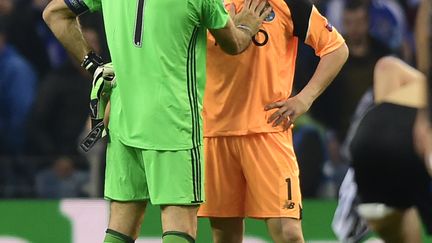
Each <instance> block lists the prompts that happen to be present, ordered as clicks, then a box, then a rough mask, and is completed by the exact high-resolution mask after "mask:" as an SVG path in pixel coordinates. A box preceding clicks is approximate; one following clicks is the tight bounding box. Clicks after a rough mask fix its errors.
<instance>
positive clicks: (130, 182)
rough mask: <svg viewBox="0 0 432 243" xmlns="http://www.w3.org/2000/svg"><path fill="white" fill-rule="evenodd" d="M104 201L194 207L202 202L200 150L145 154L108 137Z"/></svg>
mask: <svg viewBox="0 0 432 243" xmlns="http://www.w3.org/2000/svg"><path fill="white" fill-rule="evenodd" d="M105 198H106V199H109V200H115V201H138V200H150V202H151V203H152V204H154V205H195V204H200V203H202V202H203V201H204V163H203V152H202V146H201V147H199V148H195V149H189V150H177V151H169V150H145V149H139V148H134V147H130V146H126V145H125V144H123V143H122V142H121V141H120V140H119V139H118V137H116V136H115V135H113V134H112V133H110V135H109V140H108V150H107V162H106V173H105Z"/></svg>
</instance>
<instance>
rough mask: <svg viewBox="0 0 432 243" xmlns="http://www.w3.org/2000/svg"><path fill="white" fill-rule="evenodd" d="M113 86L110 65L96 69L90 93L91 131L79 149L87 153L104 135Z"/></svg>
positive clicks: (112, 71) (113, 76) (113, 77)
mask: <svg viewBox="0 0 432 243" xmlns="http://www.w3.org/2000/svg"><path fill="white" fill-rule="evenodd" d="M114 86H115V74H114V69H113V66H112V64H111V63H107V64H104V65H101V66H99V67H97V68H96V70H95V72H94V75H93V82H92V90H91V93H90V111H91V112H90V118H91V125H92V130H91V131H90V133H89V134H88V135H87V137H86V138H85V139H84V140H83V141H82V142H81V145H80V146H81V148H82V149H83V150H84V151H86V152H87V151H89V150H90V149H91V148H92V147H93V145H94V144H95V143H96V142H97V141H98V140H99V139H100V138H101V137H103V136H105V135H106V131H105V124H104V118H106V116H105V111H106V108H107V105H108V103H109V98H110V96H111V91H112V88H113V87H114Z"/></svg>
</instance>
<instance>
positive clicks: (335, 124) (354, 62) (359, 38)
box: [312, 0, 390, 141]
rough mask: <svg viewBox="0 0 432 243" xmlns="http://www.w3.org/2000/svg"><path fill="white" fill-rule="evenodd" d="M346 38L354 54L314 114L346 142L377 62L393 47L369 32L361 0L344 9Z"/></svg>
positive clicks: (350, 2) (352, 0)
mask: <svg viewBox="0 0 432 243" xmlns="http://www.w3.org/2000/svg"><path fill="white" fill-rule="evenodd" d="M343 26H344V29H345V35H344V37H345V40H346V43H347V45H348V48H349V49H350V55H349V58H348V61H347V62H346V64H345V66H344V67H343V68H342V70H341V72H340V73H339V75H338V77H337V78H336V79H335V80H334V81H333V83H332V85H330V86H329V88H328V89H327V90H326V92H324V93H323V94H322V95H321V96H320V98H318V99H317V101H316V102H315V104H314V106H313V107H312V108H313V109H312V112H313V115H314V116H315V117H316V119H318V120H319V121H321V122H322V123H323V124H324V125H325V126H326V127H329V128H332V129H333V130H335V131H336V136H337V138H338V140H339V141H343V140H344V138H345V134H346V131H347V129H348V126H349V124H350V120H351V117H352V115H353V113H354V110H355V107H356V105H357V103H358V101H359V100H360V98H361V96H362V95H363V94H364V93H365V92H366V90H367V89H368V88H370V87H371V86H372V82H373V69H374V66H375V63H376V61H377V60H378V59H379V58H380V57H382V56H385V55H388V54H389V53H390V50H389V49H388V48H386V46H385V45H383V44H382V43H380V42H379V41H378V40H376V39H375V38H373V37H372V36H370V35H369V32H368V26H369V24H368V10H367V6H366V5H365V4H364V3H363V2H362V1H361V0H351V1H349V2H348V3H347V4H346V6H345V10H344V12H343Z"/></svg>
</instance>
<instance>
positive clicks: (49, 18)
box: [42, 2, 56, 26]
mask: <svg viewBox="0 0 432 243" xmlns="http://www.w3.org/2000/svg"><path fill="white" fill-rule="evenodd" d="M52 3H53V2H51V3H50V4H48V5H47V6H46V7H45V9H44V11H43V12H42V18H43V20H44V21H45V23H46V24H47V25H48V26H50V24H51V23H53V22H54V20H55V16H56V12H55V10H54V7H53V4H52Z"/></svg>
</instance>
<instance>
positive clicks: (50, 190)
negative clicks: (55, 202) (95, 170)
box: [36, 157, 88, 198]
mask: <svg viewBox="0 0 432 243" xmlns="http://www.w3.org/2000/svg"><path fill="white" fill-rule="evenodd" d="M87 181H88V173H86V172H83V171H79V170H77V169H76V168H75V164H74V161H73V160H72V159H71V158H69V157H59V158H58V159H56V160H55V162H54V163H53V165H52V166H51V167H50V168H48V169H46V170H43V171H41V172H39V173H38V174H37V175H36V194H37V196H38V197H41V198H65V197H84V196H87V193H86V190H85V185H86V183H87Z"/></svg>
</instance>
